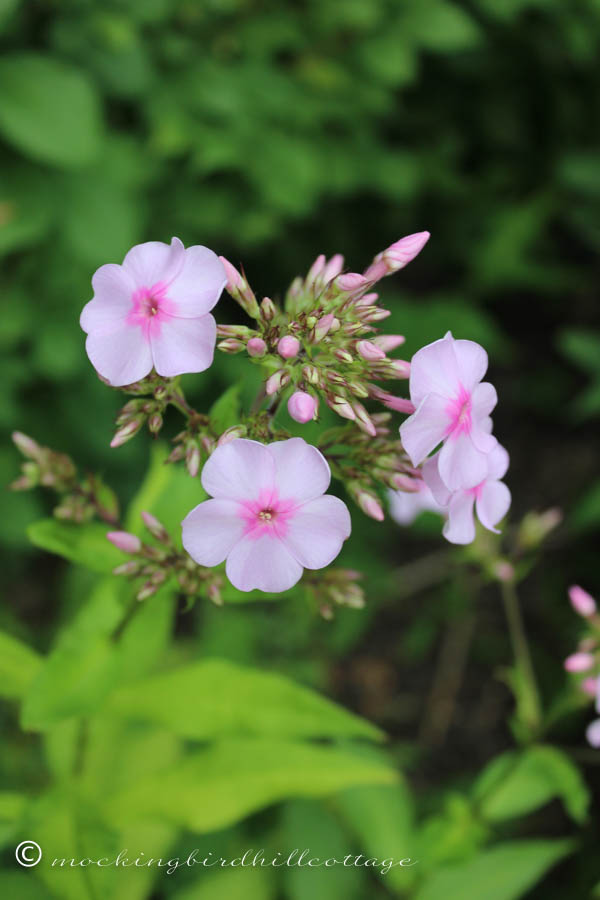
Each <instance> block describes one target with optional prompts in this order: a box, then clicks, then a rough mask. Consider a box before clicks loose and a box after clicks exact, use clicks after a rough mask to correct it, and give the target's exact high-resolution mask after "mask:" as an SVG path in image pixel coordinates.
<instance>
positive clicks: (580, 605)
mask: <svg viewBox="0 0 600 900" xmlns="http://www.w3.org/2000/svg"><path fill="white" fill-rule="evenodd" d="M569 600H570V601H571V606H572V607H573V609H574V610H575V612H576V613H579V615H580V616H583V617H584V618H586V619H587V618H589V616H593V615H594V613H595V612H596V601H595V600H594V598H593V597H592V596H591V595H590V594H588V592H587V591H584V590H583V588H580V587H579V585H578V584H574V585H572V586H571V587H570V588H569Z"/></svg>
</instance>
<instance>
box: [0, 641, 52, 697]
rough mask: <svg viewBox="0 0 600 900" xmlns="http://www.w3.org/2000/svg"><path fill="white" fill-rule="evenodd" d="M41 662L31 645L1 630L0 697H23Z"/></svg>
mask: <svg viewBox="0 0 600 900" xmlns="http://www.w3.org/2000/svg"><path fill="white" fill-rule="evenodd" d="M41 662H42V660H41V659H40V657H39V656H38V655H37V653H36V652H35V651H34V650H32V649H31V647H28V646H27V644H23V643H22V642H21V641H19V640H18V639H17V638H15V637H12V635H10V634H6V632H5V631H0V697H9V698H18V697H22V696H23V695H24V694H25V692H26V691H27V688H28V687H29V685H30V684H31V682H32V680H33V679H34V678H35V676H36V673H37V671H38V669H39V667H40V665H41Z"/></svg>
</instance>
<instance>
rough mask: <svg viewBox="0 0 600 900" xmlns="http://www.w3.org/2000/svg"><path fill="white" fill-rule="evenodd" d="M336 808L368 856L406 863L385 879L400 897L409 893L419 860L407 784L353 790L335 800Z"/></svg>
mask: <svg viewBox="0 0 600 900" xmlns="http://www.w3.org/2000/svg"><path fill="white" fill-rule="evenodd" d="M335 805H336V807H337V808H338V809H339V811H340V813H341V815H342V817H343V819H344V821H345V822H346V824H347V825H348V826H349V828H350V829H351V831H352V832H354V834H355V835H356V836H357V838H358V839H359V846H360V849H361V850H362V852H364V853H365V855H366V856H370V857H376V858H378V859H386V858H388V859H394V860H395V861H398V860H407V862H406V865H405V866H395V867H394V868H392V869H390V870H389V872H387V873H386V874H385V875H383V876H382V878H383V880H384V882H385V884H389V885H390V887H391V888H393V889H395V890H397V891H398V893H402V892H403V891H406V890H407V889H408V888H409V887H410V885H411V884H412V883H413V881H414V878H415V875H416V871H415V867H413V866H411V865H410V862H414V861H415V860H416V858H417V857H416V837H415V823H414V803H413V799H412V797H411V795H410V791H409V789H408V786H407V785H406V783H405V782H404V781H403V780H399V781H398V783H397V784H390V785H365V786H362V787H354V788H350V789H349V790H347V791H342V792H341V793H340V794H339V795H338V796H337V797H336V798H335ZM408 860H410V862H408ZM416 868H417V869H418V866H416Z"/></svg>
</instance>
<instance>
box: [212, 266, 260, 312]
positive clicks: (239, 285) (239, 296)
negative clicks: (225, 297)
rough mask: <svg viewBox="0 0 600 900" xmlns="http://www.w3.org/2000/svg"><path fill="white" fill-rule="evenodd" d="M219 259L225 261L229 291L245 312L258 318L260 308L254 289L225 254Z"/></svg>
mask: <svg viewBox="0 0 600 900" xmlns="http://www.w3.org/2000/svg"><path fill="white" fill-rule="evenodd" d="M219 259H220V260H221V262H222V263H223V267H224V269H225V274H226V275H227V284H226V285H225V289H226V290H227V293H228V294H229V295H230V296H231V297H233V299H234V300H235V301H236V303H239V305H240V306H241V307H242V309H243V310H244V312H246V313H248V315H249V316H251V317H252V318H253V319H258V316H259V310H258V303H257V302H256V297H255V296H254V291H253V290H252V288H251V287H250V285H249V284H248V282H247V281H246V279H245V278H244V277H243V276H242V275H240V273H239V272H238V270H237V269H236V268H235V266H232V265H231V263H230V262H229V261H228V260H227V259H225V257H224V256H220V257H219Z"/></svg>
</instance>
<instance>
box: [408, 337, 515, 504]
mask: <svg viewBox="0 0 600 900" xmlns="http://www.w3.org/2000/svg"><path fill="white" fill-rule="evenodd" d="M487 366H488V358H487V353H486V352H485V350H484V349H483V347H481V346H480V345H479V344H476V343H475V342H474V341H466V340H455V339H454V338H453V337H452V334H451V333H450V332H448V333H447V334H446V336H445V337H444V338H442V339H441V340H439V341H434V342H433V343H432V344H428V345H427V346H426V347H423V348H422V349H421V350H419V351H417V353H415V355H414V356H413V358H412V361H411V364H410V382H409V388H410V399H411V401H412V403H413V404H414V406H415V407H416V410H415V412H414V414H413V415H412V416H410V418H408V419H407V420H406V421H405V422H404V423H403V424H402V425H401V427H400V435H401V438H402V443H403V445H404V448H405V450H406V452H407V453H408V455H409V457H410V458H411V461H412V463H413V465H415V466H417V465H419V464H420V463H421V462H422V461H423V460H424V459H425V458H426V457H427V456H428V455H429V454H430V453H431V451H432V450H434V449H435V447H437V446H438V444H440V443H443V447H442V449H441V451H440V454H439V463H438V465H439V473H440V476H441V479H442V481H443V483H444V485H445V486H446V488H447V489H448V490H449V491H456V490H459V489H464V488H472V487H475V486H476V485H478V484H480V483H481V482H482V481H483V480H484V479H485V478H486V476H487V467H488V463H487V455H488V454H489V452H490V451H491V450H492V449H493V448H494V447H495V445H496V443H497V441H496V438H495V437H493V435H492V434H491V429H492V425H491V419H490V413H491V411H492V410H493V408H494V406H495V405H496V402H497V399H498V398H497V395H496V390H495V388H494V387H493V386H492V385H491V384H488V383H487V382H483V383H481V379H482V378H483V376H484V375H485V372H486V370H487Z"/></svg>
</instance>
